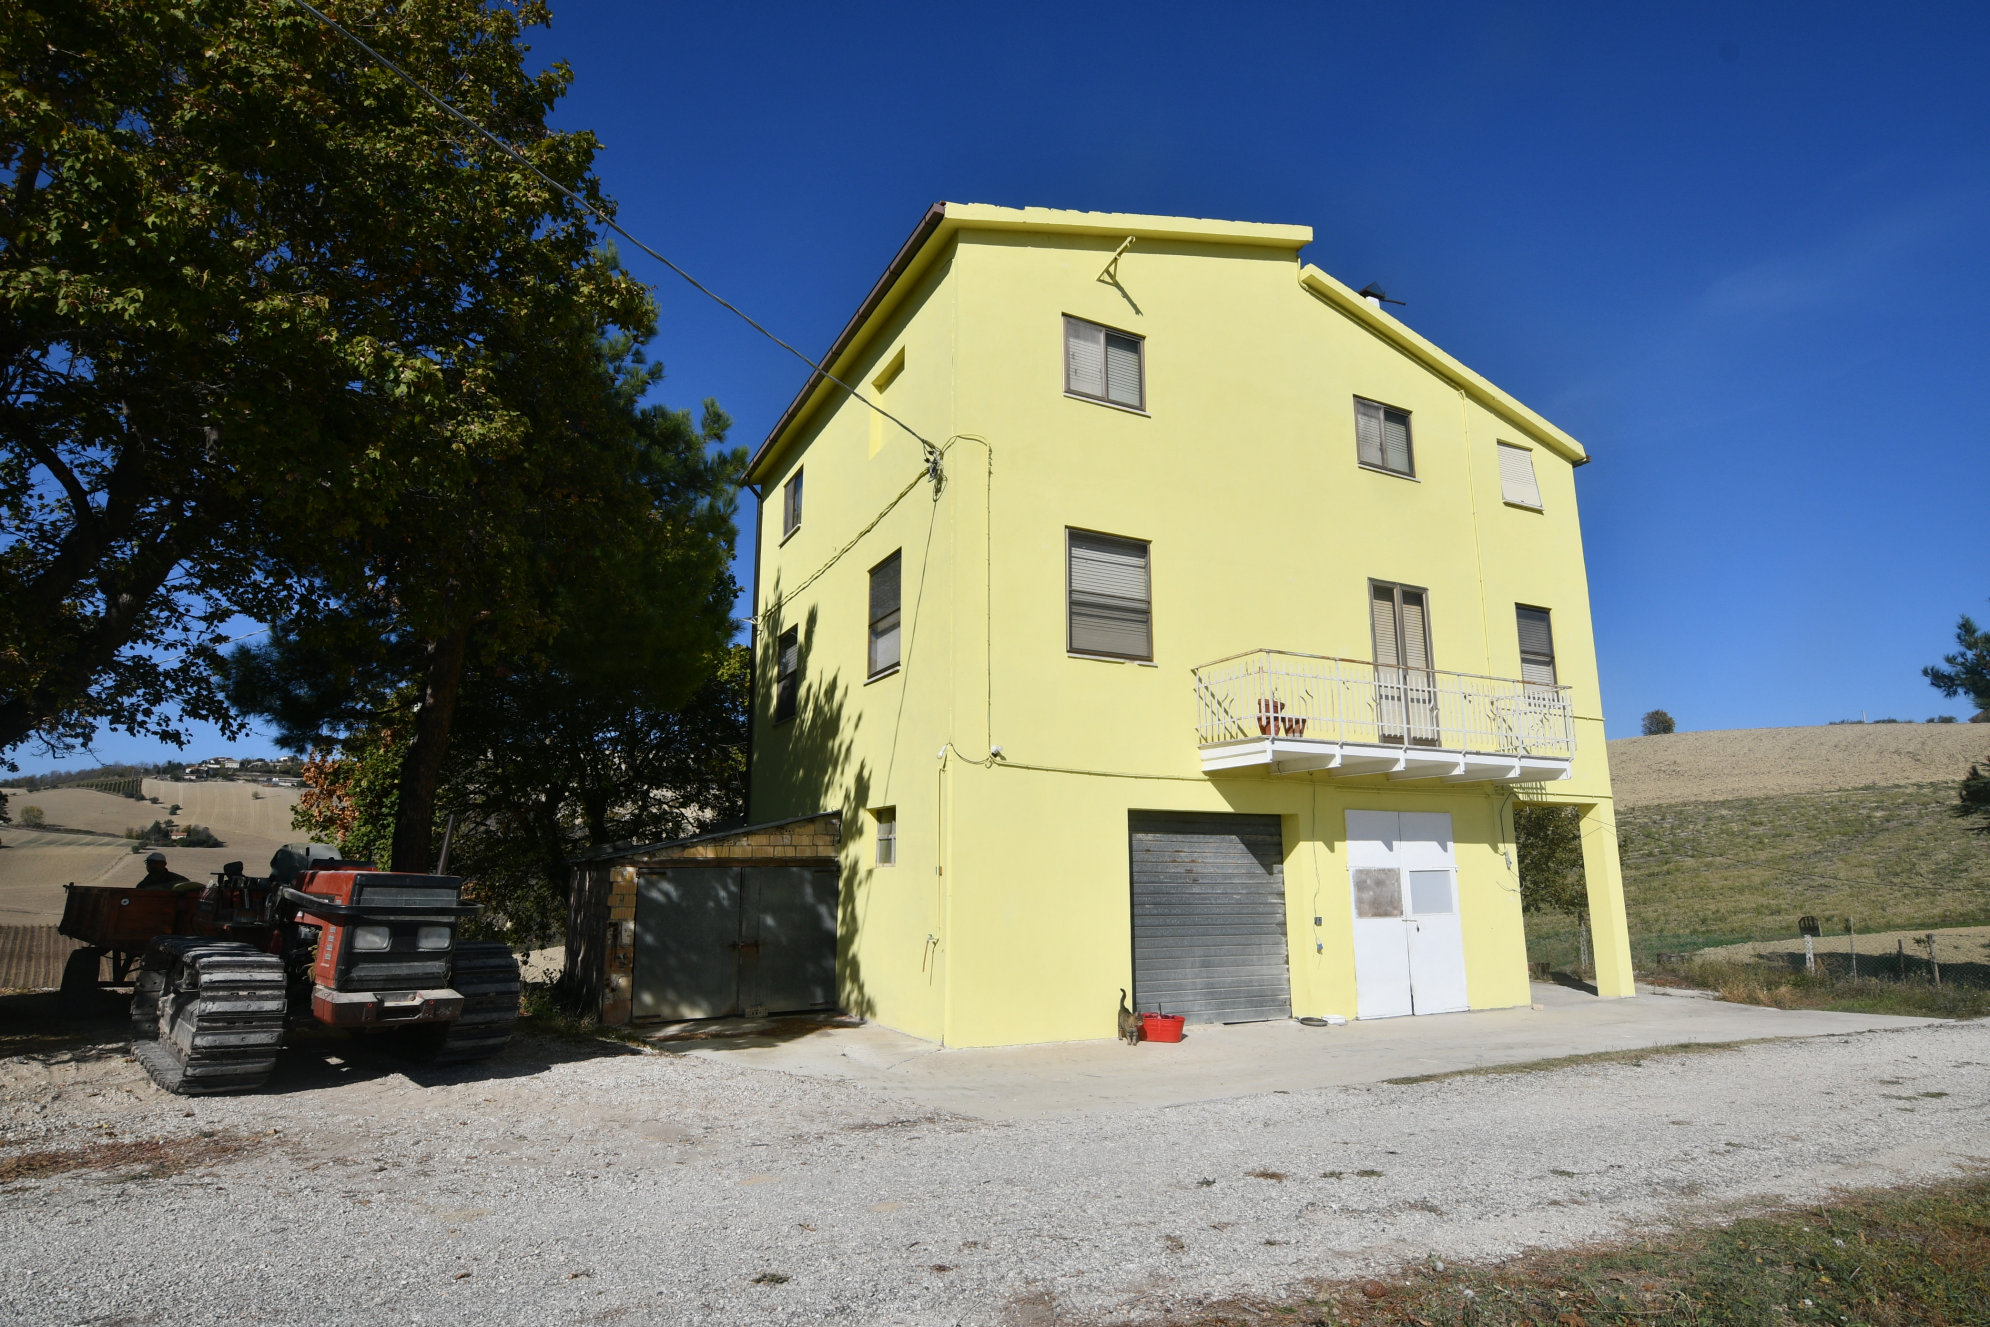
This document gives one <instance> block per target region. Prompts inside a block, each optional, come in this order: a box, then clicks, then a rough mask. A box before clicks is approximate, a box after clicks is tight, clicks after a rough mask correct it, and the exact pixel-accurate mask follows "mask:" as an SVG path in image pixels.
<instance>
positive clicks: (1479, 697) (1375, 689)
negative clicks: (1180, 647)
mask: <svg viewBox="0 0 1990 1327" xmlns="http://www.w3.org/2000/svg"><path fill="white" fill-rule="evenodd" d="M1195 708H1196V741H1197V742H1198V743H1199V744H1200V746H1201V748H1202V769H1203V772H1204V773H1205V774H1208V773H1214V772H1216V771H1218V770H1228V769H1245V768H1249V767H1251V766H1255V765H1262V766H1267V767H1269V768H1270V769H1271V771H1272V772H1273V773H1275V774H1299V773H1306V772H1311V771H1319V772H1323V773H1326V774H1330V775H1335V776H1345V777H1349V778H1352V777H1355V776H1358V775H1368V774H1386V775H1387V776H1388V777H1390V778H1391V779H1436V780H1441V781H1443V782H1447V783H1552V782H1554V781H1556V780H1558V779H1566V778H1568V777H1569V769H1570V765H1571V762H1572V761H1573V759H1574V757H1575V725H1574V721H1573V717H1572V715H1571V713H1570V708H1569V689H1568V688H1567V687H1564V686H1545V685H1540V684H1537V683H1532V682H1522V681H1520V680H1518V679H1517V678H1509V677H1479V676H1476V675H1474V674H1471V673H1446V672H1440V671H1438V670H1436V669H1424V668H1397V667H1391V666H1388V665H1384V664H1376V663H1370V662H1367V661H1365V660H1360V659H1334V658H1329V657H1326V656H1324V655H1317V654H1293V653H1290V652H1288V651H1284V650H1251V651H1249V652H1247V653H1245V654H1237V655H1232V656H1231V657H1230V658H1228V659H1218V660H1217V661H1216V662H1214V663H1207V664H1204V665H1202V666H1201V667H1200V668H1197V669H1196V670H1195Z"/></svg>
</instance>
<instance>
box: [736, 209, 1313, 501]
mask: <svg viewBox="0 0 1990 1327" xmlns="http://www.w3.org/2000/svg"><path fill="white" fill-rule="evenodd" d="M963 229H974V230H1024V231H1034V232H1036V233H1038V234H1045V235H1093V236H1099V237H1101V238H1113V239H1120V238H1124V237H1125V236H1128V235H1132V236H1135V237H1137V238H1141V239H1149V240H1166V241H1170V242H1175V243H1206V244H1240V245H1249V246H1260V247H1264V248H1271V249H1280V250H1289V251H1290V252H1292V253H1295V254H1296V253H1297V252H1298V251H1299V250H1300V249H1302V248H1304V247H1305V246H1306V245H1308V244H1310V243H1312V241H1313V228H1312V227H1311V226H1286V225H1272V224H1266V223H1263V222H1254V221H1216V220H1206V219H1202V218H1197V217H1160V216H1145V215H1141V214H1138V213H1126V212H1068V211H1064V210H1062V209H1058V208H1048V207H997V206H994V205H992V204H986V203H946V202H940V203H934V204H933V205H932V206H931V207H929V208H927V209H926V214H925V215H924V216H923V217H921V218H920V219H919V224H918V225H917V226H914V227H913V228H912V234H911V235H910V236H908V237H907V239H906V241H905V243H904V244H902V245H900V246H899V249H898V252H897V253H896V254H895V255H894V256H893V257H892V260H891V263H890V265H889V266H887V267H886V268H885V270H884V275H882V276H880V277H879V278H878V279H877V282H876V284H875V285H873V286H872V287H871V290H870V293H869V294H868V295H866V296H864V300H863V303H861V304H859V305H858V306H857V311H856V312H855V313H853V314H852V315H850V320H849V321H848V322H847V323H845V324H844V325H843V330H842V331H841V332H838V333H837V334H836V340H835V341H834V342H833V343H832V344H831V345H830V347H829V352H828V353H827V354H825V355H824V356H823V357H822V358H821V359H820V360H819V361H817V362H818V363H820V364H822V365H823V366H824V367H825V368H826V369H827V372H825V371H824V369H816V370H814V371H813V372H811V373H810V374H809V377H808V381H807V382H805V383H803V384H802V389H801V390H800V391H799V392H797V393H795V397H794V399H793V400H792V401H790V402H788V408H787V409H786V410H784V411H782V412H781V417H780V418H779V419H778V420H776V421H775V422H774V427H773V428H772V429H770V430H768V432H767V436H766V438H765V439H764V440H763V441H762V442H761V444H760V446H759V447H757V448H756V449H755V450H754V453H753V458H752V459H751V460H750V461H748V462H747V465H746V479H747V482H748V483H756V484H757V483H761V482H764V480H765V475H764V474H763V468H764V467H765V466H766V464H767V462H768V461H769V460H770V459H771V458H772V456H773V454H774V452H775V450H776V449H777V448H778V447H779V446H780V444H781V443H782V441H783V440H785V439H786V437H787V435H788V433H789V431H790V430H792V429H793V428H794V427H795V425H796V424H798V423H799V422H800V421H801V420H802V419H804V418H806V417H807V415H808V414H809V412H810V411H811V410H812V409H813V408H814V406H815V403H816V400H817V397H818V395H819V394H820V393H821V392H822V390H823V389H824V388H825V387H827V386H829V385H830V374H832V373H836V372H837V369H838V361H839V360H841V359H842V358H843V356H844V355H845V354H847V353H848V352H849V351H850V350H851V348H852V347H853V346H855V345H856V344H857V342H858V341H859V340H861V338H862V337H863V334H864V331H865V328H866V327H867V326H868V325H869V324H870V322H871V321H872V319H873V318H874V317H875V316H876V314H877V313H878V311H879V310H880V309H882V308H883V307H884V306H885V305H886V304H888V303H889V302H890V300H891V297H892V294H893V292H894V291H896V290H897V289H898V288H899V286H900V285H901V284H902V283H903V281H904V279H905V277H906V276H907V275H908V274H909V273H910V272H912V271H913V270H914V269H915V268H917V267H918V265H919V261H920V259H921V257H922V255H923V254H924V253H925V251H926V249H927V248H928V246H929V245H930V244H931V243H932V242H933V241H934V240H935V239H936V238H941V239H944V238H945V236H946V235H948V234H952V233H953V232H955V231H957V230H963Z"/></svg>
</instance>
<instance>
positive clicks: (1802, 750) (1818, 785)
mask: <svg viewBox="0 0 1990 1327" xmlns="http://www.w3.org/2000/svg"><path fill="white" fill-rule="evenodd" d="M1609 751H1610V782H1611V786H1612V787H1613V788H1614V790H1615V792H1616V795H1617V807H1618V809H1619V810H1622V809H1623V808H1625V807H1633V806H1637V807H1642V806H1659V805H1663V804H1666V803H1672V802H1718V801H1727V800H1730V799H1733V798H1741V797H1772V796H1782V795H1787V794H1791V793H1811V792H1834V791H1838V790H1841V789H1845V788H1873V787H1894V786H1898V785H1901V784H1908V783H1937V782H1944V781H1946V782H1948V783H1951V784H1953V783H1956V782H1959V781H1960V780H1961V779H1962V776H1963V775H1964V774H1966V773H1968V771H1969V765H1970V762H1971V761H1973V760H1984V759H1990V725H1982V724H1967V723H1939V724H1924V723H1880V724H1832V725H1830V726H1828V727H1823V728H1742V729H1734V730H1729V731H1724V732H1705V733H1668V734H1666V735H1665V736H1663V737H1626V738H1619V739H1618V740H1617V741H1615V742H1611V743H1610V744H1609Z"/></svg>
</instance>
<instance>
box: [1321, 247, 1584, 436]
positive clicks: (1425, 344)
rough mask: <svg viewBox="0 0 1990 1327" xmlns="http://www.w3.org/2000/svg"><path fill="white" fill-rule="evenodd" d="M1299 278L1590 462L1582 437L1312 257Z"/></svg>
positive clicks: (1483, 401) (1492, 405)
mask: <svg viewBox="0 0 1990 1327" xmlns="http://www.w3.org/2000/svg"><path fill="white" fill-rule="evenodd" d="M1299 284H1300V285H1301V286H1303V287H1305V288H1306V289H1307V290H1309V291H1311V292H1313V293H1314V294H1315V295H1318V296H1319V297H1320V298H1321V299H1323V300H1325V301H1326V302H1327V303H1328V304H1329V305H1331V306H1332V307H1333V308H1335V309H1336V310H1338V311H1339V312H1341V313H1343V314H1345V315H1347V317H1349V318H1350V319H1352V320H1353V321H1355V322H1356V323H1358V324H1360V325H1362V326H1364V327H1366V328H1367V329H1368V330H1369V331H1371V332H1373V333H1374V334H1375V335H1376V336H1378V337H1380V338H1381V339H1382V340H1384V341H1386V342H1388V343H1389V344H1391V345H1393V346H1395V347H1396V348H1397V349H1398V350H1401V351H1402V352H1403V353H1405V354H1407V355H1408V356H1409V357H1410V358H1412V359H1414V360H1416V361H1418V362H1419V363H1421V364H1422V365H1423V366H1424V367H1425V368H1428V369H1430V370H1431V371H1432V372H1434V373H1436V374H1437V375H1438V376H1439V377H1441V378H1444V379H1446V380H1448V381H1449V382H1450V383H1451V384H1452V385H1453V386H1455V387H1457V388H1458V389H1459V390H1461V391H1463V392H1464V393H1465V394H1466V395H1467V396H1469V397H1471V398H1472V399H1473V400H1475V401H1477V402H1478V403H1479V404H1480V405H1482V406H1484V407H1485V408H1486V409H1488V410H1490V411H1492V412H1493V413H1494V414H1496V415H1498V416H1500V417H1501V418H1502V419H1504V420H1506V421H1507V422H1508V423H1510V424H1512V425H1513V426H1514V427H1515V428H1518V429H1520V430H1521V431H1523V432H1524V433H1526V434H1527V435H1528V436H1529V437H1531V438H1533V439H1534V440H1535V441H1536V442H1539V443H1540V444H1541V445H1543V446H1544V447H1547V448H1548V449H1549V450H1550V451H1553V452H1554V453H1555V454H1556V455H1557V456H1560V457H1561V458H1562V459H1563V460H1565V461H1567V462H1568V463H1569V464H1570V465H1584V464H1587V463H1588V461H1589V452H1588V449H1587V448H1585V447H1584V446H1583V445H1582V444H1581V443H1579V442H1577V441H1576V440H1575V439H1574V438H1572V437H1570V436H1569V435H1568V434H1567V433H1564V432H1563V431H1562V430H1561V429H1559V428H1556V427H1555V426H1554V425H1553V424H1551V423H1549V422H1548V421H1547V420H1546V419H1543V418H1542V417H1541V416H1540V415H1538V414H1536V413H1535V412H1534V411H1533V410H1531V409H1529V408H1528V407H1527V406H1525V405H1522V404H1521V403H1520V402H1519V401H1517V400H1515V399H1514V398H1513V397H1512V396H1511V395H1509V394H1508V393H1507V392H1506V391H1504V390H1502V389H1501V388H1499V387H1497V386H1495V385H1494V384H1493V383H1492V382H1491V381H1490V380H1488V379H1487V378H1485V377H1483V376H1482V375H1480V374H1479V373H1477V372H1474V371H1473V370H1472V369H1469V368H1467V367H1465V365H1464V364H1463V363H1461V362H1459V361H1458V360H1457V359H1456V358H1454V357H1453V356H1452V355H1451V354H1449V353H1448V352H1446V351H1444V350H1442V349H1440V348H1438V346H1437V345H1435V344H1434V343H1433V342H1431V341H1429V340H1427V339H1426V338H1424V337H1423V336H1420V335H1418V334H1417V333H1416V332H1414V331H1412V330H1410V329H1409V328H1408V327H1405V326H1404V325H1403V324H1402V323H1400V322H1398V321H1397V320H1396V319H1394V318H1392V317H1390V316H1389V315H1388V314H1387V313H1385V312H1383V311H1382V310H1381V309H1378V308H1376V307H1375V306H1374V305H1372V304H1370V303H1369V302H1368V301H1367V300H1365V299H1363V298H1362V297H1361V296H1360V295H1359V294H1358V293H1356V292H1355V291H1354V290H1352V289H1350V288H1349V287H1347V286H1346V285H1343V284H1342V283H1341V282H1339V281H1337V280H1335V279H1334V278H1333V277H1331V276H1329V275H1328V274H1327V273H1325V272H1323V271H1321V270H1320V269H1319V268H1317V267H1315V266H1313V265H1312V264H1311V263H1308V264H1306V266H1304V267H1302V268H1300V269H1299Z"/></svg>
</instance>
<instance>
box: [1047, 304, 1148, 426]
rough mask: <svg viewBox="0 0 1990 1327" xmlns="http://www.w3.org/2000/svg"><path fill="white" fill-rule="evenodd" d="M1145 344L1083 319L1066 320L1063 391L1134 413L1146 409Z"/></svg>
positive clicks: (1140, 339) (1141, 339) (1138, 339)
mask: <svg viewBox="0 0 1990 1327" xmlns="http://www.w3.org/2000/svg"><path fill="white" fill-rule="evenodd" d="M1145 345H1146V341H1145V339H1144V338H1142V337H1138V336H1130V335H1128V334H1127V333H1125V332H1115V331H1112V330H1111V329H1109V328H1105V327H1101V326H1099V325H1098V324H1097V323H1088V322H1085V321H1084V320H1083V319H1080V318H1066V319H1065V320H1064V390H1065V391H1067V392H1069V393H1071V395H1073V396H1088V397H1090V398H1091V399H1093V400H1094V401H1110V402H1111V403H1112V404H1114V405H1123V406H1126V407H1127V408H1129V409H1132V410H1145V409H1146V408H1147V374H1146V367H1145V364H1144V362H1143V361H1144V359H1145V349H1144V347H1145Z"/></svg>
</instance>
